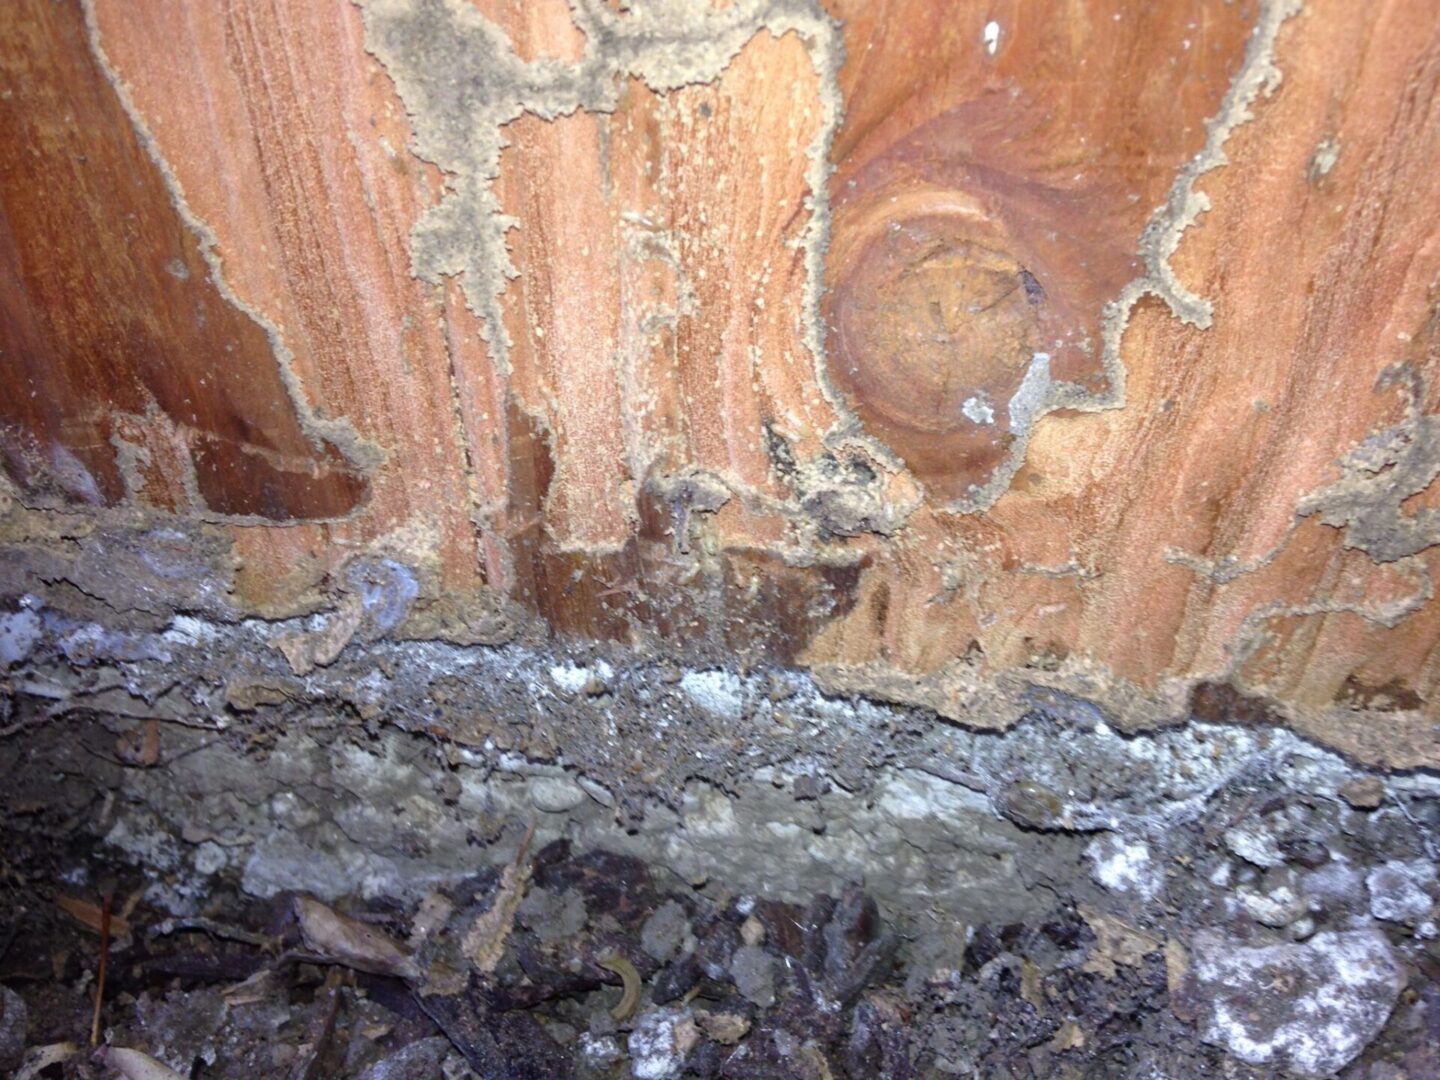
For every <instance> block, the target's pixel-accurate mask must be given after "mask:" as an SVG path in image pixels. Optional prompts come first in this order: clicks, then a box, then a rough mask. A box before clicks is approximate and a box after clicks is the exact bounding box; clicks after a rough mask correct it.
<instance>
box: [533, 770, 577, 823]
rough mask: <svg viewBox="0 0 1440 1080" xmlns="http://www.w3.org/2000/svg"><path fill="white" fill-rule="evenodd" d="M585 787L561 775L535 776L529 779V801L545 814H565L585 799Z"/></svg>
mask: <svg viewBox="0 0 1440 1080" xmlns="http://www.w3.org/2000/svg"><path fill="white" fill-rule="evenodd" d="M586 798H587V796H586V794H585V789H584V788H582V787H581V786H580V785H579V784H577V783H575V782H574V781H573V780H567V779H565V778H564V777H561V776H536V777H533V778H532V779H531V781H530V801H531V802H532V803H534V804H535V809H537V810H542V811H544V812H545V813H547V814H565V813H569V812H570V811H571V810H574V809H575V808H576V807H577V806H579V805H580V804H581V803H583V802H584V801H585V800H586Z"/></svg>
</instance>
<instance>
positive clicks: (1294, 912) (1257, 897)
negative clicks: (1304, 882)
mask: <svg viewBox="0 0 1440 1080" xmlns="http://www.w3.org/2000/svg"><path fill="white" fill-rule="evenodd" d="M1235 898H1236V900H1237V901H1239V903H1240V906H1241V907H1243V908H1244V909H1245V911H1246V912H1248V913H1249V915H1250V917H1251V918H1252V919H1254V920H1255V921H1256V922H1258V923H1263V924H1264V925H1265V926H1273V927H1275V928H1277V929H1278V928H1280V927H1282V926H1289V925H1290V924H1291V923H1292V922H1294V921H1295V920H1297V919H1300V918H1303V917H1304V916H1305V915H1306V913H1307V912H1308V911H1309V908H1308V906H1307V905H1306V903H1305V900H1304V899H1303V898H1301V897H1299V896H1296V895H1295V890H1293V889H1291V888H1290V887H1289V886H1288V885H1281V886H1279V887H1278V888H1275V889H1271V890H1270V891H1269V892H1263V893H1262V892H1256V891H1254V890H1252V889H1241V890H1239V891H1238V892H1237V893H1236V894H1235Z"/></svg>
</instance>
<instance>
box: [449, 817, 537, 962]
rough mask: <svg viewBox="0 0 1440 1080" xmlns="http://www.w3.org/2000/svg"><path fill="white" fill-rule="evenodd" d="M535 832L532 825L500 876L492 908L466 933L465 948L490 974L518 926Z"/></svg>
mask: <svg viewBox="0 0 1440 1080" xmlns="http://www.w3.org/2000/svg"><path fill="white" fill-rule="evenodd" d="M534 835H535V827H534V826H533V825H532V826H530V829H529V830H528V831H527V832H526V833H525V838H524V839H523V840H521V841H520V848H519V850H518V851H516V852H515V858H514V860H513V861H512V862H511V863H510V865H509V866H507V867H505V872H504V873H503V874H501V875H500V887H499V889H497V890H496V893H495V900H494V902H493V903H492V904H491V905H490V907H489V909H488V910H486V911H485V912H483V913H482V914H480V915H479V916H477V917H476V919H475V922H474V924H473V925H472V926H471V927H470V929H469V931H468V932H467V933H466V934H465V940H464V942H463V947H464V950H465V955H466V957H468V958H469V960H470V962H471V963H472V964H474V965H475V967H476V968H478V969H479V970H480V971H482V972H484V973H485V974H487V975H488V974H490V973H491V972H492V971H494V970H495V967H496V965H497V964H499V963H500V957H501V956H503V955H504V954H505V939H506V938H508V937H509V936H510V931H511V929H512V928H513V927H514V925H515V910H516V909H517V908H518V907H519V906H520V901H521V900H523V899H525V886H526V884H527V883H528V882H529V880H530V864H529V862H527V861H526V859H525V853H526V852H527V851H528V850H529V849H530V838H531V837H532V836H534Z"/></svg>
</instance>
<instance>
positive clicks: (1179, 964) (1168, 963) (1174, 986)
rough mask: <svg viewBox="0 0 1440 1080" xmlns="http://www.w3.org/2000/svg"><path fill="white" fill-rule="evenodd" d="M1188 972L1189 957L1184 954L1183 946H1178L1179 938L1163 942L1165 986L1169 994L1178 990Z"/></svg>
mask: <svg viewBox="0 0 1440 1080" xmlns="http://www.w3.org/2000/svg"><path fill="white" fill-rule="evenodd" d="M1189 970H1190V957H1188V956H1187V955H1186V954H1185V946H1184V945H1181V944H1180V939H1179V938H1173V937H1172V938H1171V939H1170V940H1169V941H1167V942H1165V986H1166V988H1167V989H1168V990H1169V991H1170V993H1172V994H1174V993H1175V992H1176V991H1177V990H1179V989H1180V984H1181V982H1183V981H1184V979H1185V973H1186V972H1188V971H1189Z"/></svg>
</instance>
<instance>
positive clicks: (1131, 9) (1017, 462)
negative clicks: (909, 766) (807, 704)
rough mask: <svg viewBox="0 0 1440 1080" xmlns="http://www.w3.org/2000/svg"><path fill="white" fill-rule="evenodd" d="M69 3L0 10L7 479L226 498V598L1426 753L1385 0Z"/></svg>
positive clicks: (1422, 563)
mask: <svg viewBox="0 0 1440 1080" xmlns="http://www.w3.org/2000/svg"><path fill="white" fill-rule="evenodd" d="M361 7H363V8H364V9H365V10H364V11H363V12H362V11H361V9H360V8H361ZM680 7H684V11H685V13H687V16H686V17H687V18H688V19H689V20H690V24H693V26H692V29H691V30H682V29H680V28H679V27H680V25H681V22H682V20H680V19H679V17H678V15H676V14H675V12H678V11H679V10H680ZM692 9H693V10H692ZM92 10H93V22H94V34H93V40H92V39H91V37H90V36H88V35H87V33H86V26H85V17H84V16H85V9H84V8H82V7H81V6H78V5H76V4H74V3H64V4H54V5H52V4H41V3H38V2H33V0H26V2H23V3H16V4H12V5H9V6H8V7H7V8H6V9H5V11H4V14H3V16H0V18H3V19H4V20H5V22H6V26H7V29H8V32H7V33H6V35H5V39H4V40H5V44H3V45H0V59H3V70H4V77H5V78H6V79H7V89H9V90H11V91H12V93H11V94H10V96H7V97H5V98H4V99H3V100H0V122H3V123H4V124H5V125H6V137H7V139H8V140H11V141H12V142H13V143H14V144H15V145H25V146H26V147H28V148H30V150H29V152H27V153H26V154H23V155H10V156H9V157H8V158H7V160H6V161H5V162H4V163H3V164H0V200H3V210H4V217H3V228H0V233H3V236H4V240H5V243H4V245H3V248H0V266H3V268H4V269H3V272H4V274H5V277H4V279H3V281H0V305H3V306H0V311H3V321H4V326H3V331H0V332H3V334H4V338H3V340H0V347H3V349H4V350H5V356H6V358H7V363H8V364H10V365H12V370H19V371H21V372H22V373H23V377H24V378H25V379H27V380H32V381H31V382H27V383H26V384H25V385H26V386H27V387H29V388H33V390H34V396H33V397H31V396H28V394H27V395H21V396H16V395H10V396H8V397H7V398H5V399H4V401H3V403H0V422H3V424H4V432H5V447H6V471H7V473H8V475H9V477H10V479H11V481H12V482H13V483H14V484H15V485H16V487H17V489H18V490H19V491H20V492H21V494H22V497H23V498H25V499H26V500H27V501H28V502H30V503H31V504H33V505H35V506H40V505H43V504H45V503H46V500H56V499H58V500H61V501H62V502H67V503H74V502H76V501H81V502H85V501H89V502H93V503H96V504H102V505H123V506H127V507H138V508H141V509H145V510H147V511H153V512H154V513H156V514H161V515H163V514H166V513H178V514H185V515H192V516H194V515H202V514H208V515H210V516H211V517H212V518H216V519H228V521H229V524H227V526H226V528H227V529H228V530H229V531H230V534H231V536H232V537H233V541H234V546H235V551H236V554H237V556H238V557H239V559H240V561H241V572H240V577H239V579H238V582H237V589H238V593H237V599H238V601H239V602H240V603H242V604H243V605H245V606H248V607H250V608H252V609H254V610H257V611H262V612H266V613H272V614H273V613H279V612H284V611H292V610H304V609H306V608H309V607H314V606H317V605H322V604H324V603H325V598H324V588H325V585H326V583H327V582H328V581H331V580H333V577H334V575H335V573H336V572H337V570H338V569H339V568H340V567H341V566H342V565H343V564H344V563H345V562H346V560H348V559H350V558H353V557H354V556H355V555H356V554H357V553H360V552H365V551H382V552H385V553H387V554H389V555H391V556H394V557H397V558H401V559H402V560H404V561H406V562H408V563H410V564H412V565H415V566H416V567H418V568H419V569H420V570H421V571H422V577H423V579H424V582H425V588H426V589H427V590H428V591H429V592H430V593H432V594H436V595H438V594H440V593H446V594H448V595H452V596H460V597H463V596H476V595H479V594H480V592H481V591H482V590H492V591H493V592H495V593H496V594H498V595H499V596H500V597H502V598H506V599H509V600H511V601H513V602H515V603H516V604H518V605H519V606H520V607H522V608H524V609H527V610H528V611H529V612H530V613H532V614H533V615H534V616H535V618H536V625H537V626H538V627H540V628H542V629H543V630H546V631H549V632H555V633H560V634H574V635H579V636H582V637H593V638H605V639H611V640H619V641H627V642H633V643H636V644H640V645H644V646H645V647H647V648H653V649H657V650H659V651H666V650H675V649H689V650H698V651H700V652H707V650H708V655H713V656H715V657H717V658H719V659H734V658H738V659H740V660H744V661H746V662H751V661H775V662H785V663H790V662H800V663H805V664H808V665H811V666H812V667H814V668H815V670H816V671H817V672H819V673H820V674H821V675H822V676H823V677H824V678H826V679H827V680H830V682H831V684H832V685H834V686H836V687H838V688H849V689H852V690H855V691H857V692H865V693H871V694H874V695H876V696H881V697H891V698H896V699H900V700H909V701H916V702H921V703H924V704H926V705H928V706H930V707H933V708H936V709H937V710H939V711H940V712H942V713H945V714H947V715H952V716H954V717H956V718H959V719H963V720H965V721H966V722H969V723H975V724H991V723H1005V722H1009V721H1010V720H1012V719H1013V718H1014V716H1015V715H1018V713H1017V712H1016V710H1017V709H1019V708H1021V707H1022V706H1023V705H1024V702H1025V701H1028V700H1033V697H1027V695H1033V694H1034V693H1051V692H1052V691H1055V690H1063V691H1065V692H1067V693H1073V694H1077V695H1079V696H1082V697H1088V698H1092V699H1095V700H1099V701H1102V702H1103V703H1106V704H1107V705H1109V706H1111V707H1113V708H1114V709H1115V710H1116V713H1117V715H1120V716H1122V717H1123V718H1125V719H1126V722H1133V723H1136V724H1139V723H1148V722H1160V721H1165V720H1171V719H1174V718H1176V717H1179V716H1183V715H1185V714H1186V713H1187V712H1188V711H1190V710H1191V708H1192V707H1193V708H1195V709H1196V710H1198V711H1201V712H1205V711H1206V710H1210V711H1212V712H1213V711H1214V710H1215V709H1217V708H1220V707H1221V706H1222V705H1223V706H1224V707H1225V708H1228V709H1230V710H1231V711H1232V712H1233V711H1236V710H1239V711H1241V712H1244V711H1246V710H1249V711H1248V713H1247V715H1257V716H1259V715H1263V716H1268V717H1274V718H1278V719H1281V720H1284V721H1286V722H1289V723H1292V724H1296V725H1298V726H1299V727H1301V728H1302V729H1303V730H1306V731H1309V732H1312V733H1314V734H1316V735H1317V736H1318V737H1320V738H1323V739H1325V740H1328V741H1329V742H1331V743H1333V744H1336V745H1340V746H1342V747H1344V748H1345V749H1347V750H1350V751H1352V752H1354V753H1356V754H1359V755H1361V756H1366V757H1370V758H1374V759H1385V760H1392V761H1394V762H1397V763H1410V764H1414V763H1421V762H1431V763H1434V762H1436V761H1440V739H1437V735H1436V732H1435V730H1434V719H1435V717H1436V715H1437V713H1440V701H1437V695H1436V690H1437V682H1440V652H1437V643H1440V605H1437V604H1436V602H1435V601H1433V600H1432V599H1431V594H1432V593H1433V591H1434V586H1433V581H1434V574H1435V571H1436V568H1437V567H1436V561H1437V558H1440V556H1437V554H1436V552H1437V543H1440V525H1437V517H1436V514H1437V507H1440V502H1437V500H1440V496H1437V494H1436V491H1435V489H1434V485H1433V480H1434V478H1435V475H1436V473H1437V471H1440V435H1437V434H1436V421H1434V420H1433V413H1434V412H1435V409H1436V398H1437V395H1440V388H1437V385H1436V384H1437V379H1440V374H1437V372H1436V362H1437V359H1440V339H1437V333H1440V330H1437V325H1440V316H1437V314H1436V312H1437V308H1440V232H1437V225H1436V222H1435V218H1434V214H1433V207H1434V206H1435V205H1436V204H1437V197H1440V168H1437V166H1440V115H1437V112H1440V94H1437V82H1440V9H1436V8H1435V6H1434V5H1433V4H1430V3H1428V2H1427V0H1381V2H1377V3H1375V4H1371V5H1354V4H1347V3H1343V2H1341V0H1311V2H1308V3H1306V4H1304V6H1303V10H1301V9H1300V8H1299V5H1291V4H1288V3H1284V2H1281V0H1266V2H1263V3H1262V2H1260V0H1249V2H1246V0H1238V2H1235V3H1224V4H1220V3H1210V2H1202V0H1176V2H1174V3H1167V4H1133V3H1125V2H1121V0H1074V2H1072V3H1066V4H1062V5H1057V4H1053V3H1042V2H1040V0H1001V2H987V3H979V2H972V0H958V2H953V3H938V2H926V0H875V2H860V0H826V2H825V10H824V11H821V10H820V9H819V8H818V7H817V8H815V9H813V10H811V11H810V12H809V13H808V14H805V13H802V14H799V15H797V14H795V12H796V11H799V10H800V8H798V7H796V6H793V5H792V6H790V7H783V10H782V6H771V5H767V4H765V3H762V2H761V0H737V2H736V3H733V4H717V5H711V4H709V3H708V2H707V3H700V2H698V0H697V2H696V3H694V4H691V5H689V6H684V5H680V6H677V7H676V8H675V9H674V11H670V10H669V9H667V10H666V11H659V9H656V11H650V10H649V9H648V8H643V9H642V8H639V7H637V8H635V9H633V10H631V9H628V8H625V7H623V6H613V5H604V4H598V3H597V4H590V3H582V4H578V5H575V6H574V7H572V6H571V5H570V4H568V3H565V2H564V0H542V2H535V3H515V2H512V0H483V2H480V0H477V2H475V3H470V2H468V0H466V2H465V3H461V0H445V2H444V3H439V4H436V5H432V7H431V8H428V9H426V10H427V11H429V12H430V15H431V16H433V18H435V19H438V20H439V22H437V23H434V24H433V25H434V26H435V27H439V28H440V29H439V30H435V31H434V33H435V34H437V35H440V36H432V37H431V38H430V39H428V40H429V45H428V48H430V49H431V53H430V54H429V55H431V56H432V57H441V56H443V57H446V58H448V59H446V60H445V61H444V63H449V64H452V65H455V69H454V71H453V78H452V77H449V76H450V75H451V74H452V72H450V71H448V70H443V69H442V70H440V74H441V75H442V76H445V77H444V78H440V79H436V80H433V82H432V83H425V82H424V79H423V78H421V76H423V75H425V74H426V71H425V69H424V63H423V60H424V55H421V56H420V59H419V60H416V59H415V57H414V56H413V55H412V54H409V53H405V52H404V51H403V49H402V50H401V51H399V52H397V51H396V50H397V48H399V46H397V45H396V41H397V40H399V38H396V39H394V40H392V39H384V40H382V38H381V36H379V30H378V29H377V27H378V26H379V25H380V23H381V22H384V20H391V21H390V22H386V23H385V25H387V26H391V27H395V26H399V27H403V26H405V25H406V23H405V20H406V19H407V18H409V17H411V16H413V14H414V12H415V11H417V10H418V8H417V7H416V6H414V5H411V4H409V3H408V2H407V0H361V5H360V7H357V6H355V5H354V4H351V3H349V2H348V0H343V2H342V0H324V2H322V3H310V2H301V0H220V2H217V3H214V4H187V3H184V2H182V0H157V2H155V3H147V4H127V3H122V2H119V0H94V4H93V9H92ZM657 12H658V13H657ZM362 16H363V17H362ZM667 19H668V20H670V21H666V20H667ZM367 20H368V21H367ZM646 20H650V21H648V22H647V21H646ZM427 25H428V24H427ZM485 27H489V28H490V29H492V30H493V31H494V34H495V36H494V37H493V41H492V38H491V37H490V36H487V35H488V34H489V31H488V30H485V29H484V28H485ZM694 27H701V28H703V31H704V32H703V33H702V32H699V31H696V30H694V29H693V28H694ZM446 34H453V40H452V39H451V38H450V37H444V36H443V35H446ZM466 34H470V35H471V36H470V37H468V38H467V37H466V36H465V35H466ZM477 35H478V36H477ZM399 37H403V34H401V35H399ZM477 42H478V43H479V44H477ZM493 42H499V43H500V44H499V45H498V46H495V47H498V48H500V49H501V50H502V52H501V54H498V57H499V59H498V60H497V61H496V62H495V64H494V65H493V70H491V69H490V68H488V67H485V65H478V64H473V63H471V61H469V60H464V59H461V58H464V57H471V56H474V55H481V54H479V53H474V52H473V50H474V49H477V48H480V47H481V45H483V46H484V48H487V49H488V48H491V47H492V45H493ZM696 42H699V43H700V44H698V45H697V44H696ZM466 49H470V50H472V52H466V51H465V50H466ZM627 50H628V51H627ZM687 50H689V51H687ZM157 52H158V53H159V54H163V55H164V56H166V57H167V62H166V63H164V64H157V63H154V62H153V57H154V56H155V55H156V54H157ZM485 55H489V54H485ZM842 56H843V62H841V58H842ZM38 57H44V58H45V62H44V63H43V64H40V63H38V62H37V58H38ZM440 62H441V61H439V60H433V61H432V64H431V68H432V71H431V74H434V72H435V70H436V69H435V68H434V65H435V64H437V63H440ZM466 64H471V66H470V67H466V66H465V65H466ZM687 65H688V66H687ZM487 71H488V72H489V74H488V75H487V74H486V72H487ZM496 72H508V73H510V74H506V75H505V78H506V79H511V78H513V80H514V81H513V85H512V84H511V83H505V82H503V80H501V76H500V75H499V74H496ZM687 73H688V74H687ZM486 79H488V80H489V81H488V82H487V81H486ZM497 80H501V81H497ZM117 84H118V85H119V87H121V88H123V91H124V93H125V94H126V95H128V100H129V103H130V106H131V108H130V112H129V113H127V111H126V108H125V107H124V101H123V100H122V98H121V97H120V91H119V90H117ZM422 84H423V85H428V86H431V89H430V90H427V91H426V93H428V94H430V97H428V98H425V99H424V100H422V99H421V98H420V97H417V96H416V89H415V88H416V87H417V86H420V85H422ZM437 88H438V89H437ZM464 94H472V95H475V96H474V101H475V102H476V106H475V110H474V112H473V115H474V116H476V117H482V118H483V123H482V121H481V120H477V121H476V123H477V124H479V125H480V127H478V128H477V129H476V130H475V131H473V132H471V133H469V134H467V133H465V132H463V131H461V132H459V133H458V134H457V131H456V129H453V128H449V127H444V126H443V125H442V121H443V120H444V118H445V117H446V116H450V115H452V114H454V113H457V112H458V114H464V108H463V107H462V106H463V105H464V101H465V100H467V99H465V98H464V97H463V95H464ZM435 95H440V96H439V97H436V96H435ZM445 95H450V96H449V97H445ZM457 95H460V96H457ZM507 95H508V96H507ZM447 110H450V111H449V112H447ZM132 114H133V115H132ZM484 125H491V126H489V127H485V126H484ZM142 127H143V130H142ZM482 128H483V130H482ZM437 133H438V134H437ZM440 135H443V136H444V138H443V139H441V138H440ZM147 137H148V138H153V150H154V153H153V156H152V154H150V153H147V151H146V143H145V139H146V138H147ZM494 139H498V140H499V141H498V142H497V143H493V145H494V146H496V147H498V151H497V156H496V157H495V158H494V159H493V165H492V164H487V163H488V162H491V160H492V159H490V158H487V157H486V156H485V154H486V150H485V148H486V147H487V146H491V145H492V143H491V142H488V141H487V140H494ZM422 147H428V148H429V149H428V150H426V151H424V152H425V153H428V155H429V156H430V157H431V158H437V159H438V158H442V157H443V158H444V161H443V162H441V163H439V164H437V162H436V161H434V160H425V159H424V158H423V157H422V156H420V154H421V148H422ZM436 147H443V148H444V150H445V153H444V154H441V153H439V152H438V151H437V150H436ZM162 165H163V168H162ZM442 165H443V167H442ZM486 169H492V171H493V174H494V175H493V176H492V175H489V174H487V173H486V172H485V170H486ZM167 173H168V178H167ZM822 176H823V177H825V180H824V183H823V184H822V183H820V182H819V178H820V177H822ZM462 198H469V199H473V200H476V201H475V203H474V205H475V206H486V205H488V206H490V207H491V209H490V210H482V211H476V213H479V214H480V217H479V218H476V217H474V216H473V215H472V217H471V218H470V220H469V223H468V224H469V225H473V226H475V228H474V229H472V231H471V232H469V233H464V234H463V235H462V233H461V232H459V231H456V232H454V233H453V234H445V235H440V234H437V233H436V232H435V229H436V228H439V227H440V225H437V222H439V223H440V224H441V225H443V224H444V221H445V220H447V219H444V218H441V217H436V216H435V213H434V212H435V211H436V208H443V207H447V206H448V207H451V208H452V209H449V210H445V211H444V213H447V214H452V213H453V206H454V205H456V202H455V201H456V200H457V199H462ZM485 200H490V202H488V203H487V202H486V201H485ZM467 205H469V204H467ZM467 212H468V211H467ZM492 213H494V214H500V215H504V217H503V218H498V219H490V218H489V217H488V216H487V215H490V214H492ZM497 223H498V224H499V225H500V226H503V227H499V228H496V227H494V226H496V225H497ZM452 225H453V222H452ZM481 225H483V226H485V228H488V229H490V232H489V233H486V232H485V230H484V229H481V228H479V226H481ZM427 230H428V231H427ZM422 233H423V234H424V236H425V237H426V240H425V244H428V245H430V246H429V247H425V246H424V245H422V244H420V242H419V241H418V240H417V237H420V236H421V235H422ZM487 235H489V236H492V237H493V238H498V239H494V240H493V244H492V247H489V248H487V247H485V246H484V245H485V244H491V243H492V241H491V240H486V239H485V237H486V236H487ZM437 236H438V239H437ZM476 237H478V238H479V239H476ZM210 238H213V244H214V246H213V252H214V259H215V264H216V267H218V271H217V269H215V268H213V267H211V266H210V264H209V263H207V262H206V259H205V258H204V256H203V254H202V251H201V245H202V243H208V242H210ZM466 238H468V239H466ZM441 240H445V241H448V242H452V243H453V244H455V245H461V246H460V247H458V248H457V249H456V250H455V251H453V252H452V253H451V254H452V256H453V260H452V264H451V265H450V266H449V268H448V269H444V270H443V271H439V272H437V271H436V268H435V266H434V260H433V259H432V260H431V261H430V262H427V261H426V260H427V258H428V257H429V256H427V252H429V253H431V254H432V255H433V252H434V251H436V250H439V248H437V246H436V245H437V244H438V243H439V241H441ZM462 240H463V244H462ZM477 245H478V247H477ZM462 256H463V257H462ZM172 260H178V262H174V263H173V265H174V266H175V267H177V268H179V267H183V268H184V270H183V272H170V271H169V270H168V269H167V267H168V266H170V265H171V263H172ZM477 268H484V269H485V270H486V273H489V274H490V275H491V277H490V278H486V280H485V281H481V277H483V276H484V275H482V274H480V273H479V272H478V270H477ZM201 312H203V320H202V319H201V318H200V317H199V313H201ZM267 328H268V329H269V331H270V332H269V334H268V335H267ZM227 348H228V351H227ZM220 356H223V357H225V358H226V359H225V362H223V363H218V364H217V363H216V362H215V359H214V358H216V357H220ZM1042 358H1043V359H1042ZM202 380H205V381H204V382H202ZM187 410H189V411H188V412H187ZM346 432H349V433H350V434H349V435H348V436H346V434H345V433H346ZM62 451H63V453H62ZM192 477H193V479H192ZM1226 695H1230V696H1228V697H1227V696H1226ZM1247 701H1248V702H1251V704H1249V705H1246V704H1245V702H1247ZM1217 703H1219V704H1217Z"/></svg>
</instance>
